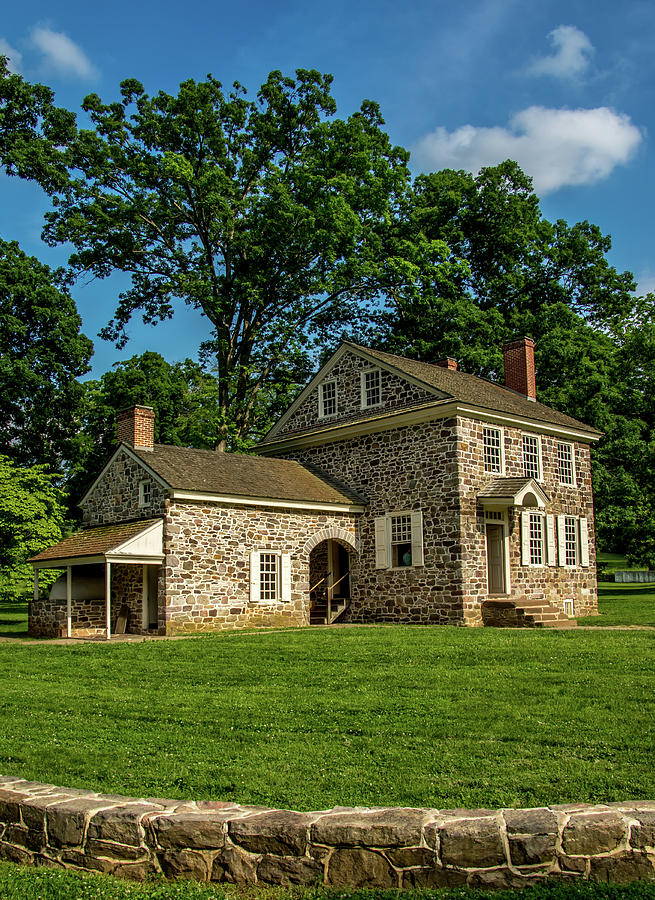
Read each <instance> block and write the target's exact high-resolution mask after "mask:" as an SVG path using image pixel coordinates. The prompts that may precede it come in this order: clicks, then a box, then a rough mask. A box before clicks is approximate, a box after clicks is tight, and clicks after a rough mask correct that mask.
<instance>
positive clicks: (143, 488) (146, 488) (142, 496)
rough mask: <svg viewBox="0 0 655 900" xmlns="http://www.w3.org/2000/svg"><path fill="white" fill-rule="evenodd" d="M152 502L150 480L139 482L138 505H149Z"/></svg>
mask: <svg viewBox="0 0 655 900" xmlns="http://www.w3.org/2000/svg"><path fill="white" fill-rule="evenodd" d="M151 503H152V482H150V481H140V482H139V506H150V504H151Z"/></svg>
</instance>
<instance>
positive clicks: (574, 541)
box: [564, 516, 578, 566]
mask: <svg viewBox="0 0 655 900" xmlns="http://www.w3.org/2000/svg"><path fill="white" fill-rule="evenodd" d="M577 550H578V535H577V529H576V521H575V518H574V517H573V516H564V559H565V562H566V565H567V566H575V565H576V563H577V556H578V554H577Z"/></svg>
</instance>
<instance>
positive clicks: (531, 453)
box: [523, 434, 541, 481]
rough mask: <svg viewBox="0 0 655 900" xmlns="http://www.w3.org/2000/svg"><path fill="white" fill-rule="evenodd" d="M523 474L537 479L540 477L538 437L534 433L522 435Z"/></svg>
mask: <svg viewBox="0 0 655 900" xmlns="http://www.w3.org/2000/svg"><path fill="white" fill-rule="evenodd" d="M523 474H524V475H525V477H526V478H534V479H535V481H539V479H540V477H541V471H540V465H539V438H538V437H537V436H536V435H534V434H524V435H523Z"/></svg>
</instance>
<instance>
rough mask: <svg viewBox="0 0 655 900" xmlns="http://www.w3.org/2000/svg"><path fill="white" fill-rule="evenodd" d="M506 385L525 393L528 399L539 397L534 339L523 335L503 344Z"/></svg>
mask: <svg viewBox="0 0 655 900" xmlns="http://www.w3.org/2000/svg"><path fill="white" fill-rule="evenodd" d="M503 362H504V368H505V386H506V387H508V388H511V389H512V390H513V391H518V393H519V394H523V395H524V396H525V397H527V398H528V400H536V399H537V386H536V383H535V379H534V341H533V340H532V338H529V337H523V338H519V339H518V340H516V341H510V342H509V344H505V345H504V346H503Z"/></svg>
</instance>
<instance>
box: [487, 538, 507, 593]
mask: <svg viewBox="0 0 655 900" xmlns="http://www.w3.org/2000/svg"><path fill="white" fill-rule="evenodd" d="M487 582H488V586H489V593H490V594H504V593H505V535H504V528H503V526H502V525H487Z"/></svg>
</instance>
